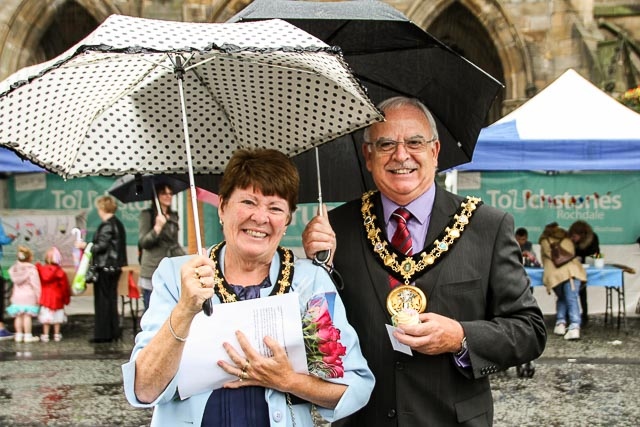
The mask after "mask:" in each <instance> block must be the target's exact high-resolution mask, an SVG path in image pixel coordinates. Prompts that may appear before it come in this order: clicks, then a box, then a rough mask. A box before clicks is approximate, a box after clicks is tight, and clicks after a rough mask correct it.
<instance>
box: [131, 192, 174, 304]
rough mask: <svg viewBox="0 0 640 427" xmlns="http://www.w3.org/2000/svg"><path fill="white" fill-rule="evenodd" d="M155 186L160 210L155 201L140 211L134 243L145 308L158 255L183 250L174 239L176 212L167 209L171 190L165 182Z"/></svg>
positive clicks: (169, 207) (161, 255)
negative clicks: (138, 251)
mask: <svg viewBox="0 0 640 427" xmlns="http://www.w3.org/2000/svg"><path fill="white" fill-rule="evenodd" d="M155 190H156V194H157V196H158V204H159V205H160V210H161V211H162V212H158V210H157V208H156V204H155V203H152V204H151V207H150V208H149V209H145V210H143V211H142V212H140V220H139V222H138V224H139V227H138V230H139V233H138V247H139V248H140V249H141V251H142V255H141V257H140V279H139V281H138V284H139V285H140V287H141V288H142V299H143V302H144V308H145V310H146V309H147V308H148V307H149V299H150V298H151V292H152V291H153V286H152V282H151V276H153V272H154V271H155V270H156V268H158V264H160V261H161V260H162V258H164V257H166V256H180V255H184V254H185V252H184V249H183V248H182V246H180V243H178V232H179V231H180V226H179V218H178V213H177V212H175V211H173V210H172V209H171V198H172V197H173V190H172V189H171V186H169V185H168V184H165V183H159V184H156V186H155Z"/></svg>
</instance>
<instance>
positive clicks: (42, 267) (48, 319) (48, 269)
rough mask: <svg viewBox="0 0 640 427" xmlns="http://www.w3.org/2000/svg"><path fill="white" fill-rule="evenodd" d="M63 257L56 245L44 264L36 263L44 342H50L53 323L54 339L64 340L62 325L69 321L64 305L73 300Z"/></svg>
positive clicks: (39, 317) (45, 258) (41, 336)
mask: <svg viewBox="0 0 640 427" xmlns="http://www.w3.org/2000/svg"><path fill="white" fill-rule="evenodd" d="M61 258H62V257H61V256H60V251H59V250H58V249H57V248H56V247H55V246H54V247H52V248H50V249H49V250H48V251H47V252H46V253H45V255H44V264H40V263H37V264H36V268H37V269H38V274H39V275H40V284H41V286H42V293H41V295H40V314H39V315H38V319H39V320H40V323H42V335H40V341H42V342H49V331H50V329H51V325H53V340H54V341H60V340H62V334H61V333H60V325H62V323H65V322H66V321H67V316H66V315H65V313H64V306H65V305H68V304H69V302H70V301H71V292H70V291H69V279H68V278H67V274H66V273H65V272H64V270H63V269H62V267H60V262H61Z"/></svg>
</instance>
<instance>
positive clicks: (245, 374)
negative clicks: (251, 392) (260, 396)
mask: <svg viewBox="0 0 640 427" xmlns="http://www.w3.org/2000/svg"><path fill="white" fill-rule="evenodd" d="M242 378H243V379H245V380H248V379H249V374H247V372H246V371H242Z"/></svg>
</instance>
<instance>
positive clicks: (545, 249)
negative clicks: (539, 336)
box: [539, 222, 587, 340]
mask: <svg viewBox="0 0 640 427" xmlns="http://www.w3.org/2000/svg"><path fill="white" fill-rule="evenodd" d="M539 243H540V253H541V257H542V267H543V268H544V271H543V273H542V282H543V284H544V286H545V287H546V288H547V292H548V293H549V294H551V291H552V290H553V292H554V293H555V294H556V297H557V299H556V325H555V327H554V329H553V333H554V334H556V335H561V336H564V339H565V340H577V339H580V325H581V319H580V306H579V305H578V293H579V290H580V283H581V282H585V281H586V280H587V273H586V272H585V271H584V267H582V263H581V262H580V259H579V258H573V259H572V260H571V261H569V262H567V263H566V264H564V265H561V266H560V267H556V266H555V264H554V263H553V260H552V259H551V245H552V244H555V243H558V244H559V245H560V246H561V247H562V248H563V249H565V250H567V251H568V252H570V253H574V250H575V248H574V246H573V243H572V242H571V239H570V238H569V234H568V233H567V231H566V230H565V229H564V228H561V227H560V226H559V225H558V223H557V222H552V223H550V224H547V225H546V226H545V228H544V230H543V231H542V234H541V235H540V241H539ZM567 322H568V324H569V327H568V328H567Z"/></svg>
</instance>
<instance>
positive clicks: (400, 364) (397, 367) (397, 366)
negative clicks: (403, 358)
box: [396, 362, 404, 371]
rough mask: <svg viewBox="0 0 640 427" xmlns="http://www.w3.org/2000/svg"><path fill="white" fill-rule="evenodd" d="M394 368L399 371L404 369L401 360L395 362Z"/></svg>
mask: <svg viewBox="0 0 640 427" xmlns="http://www.w3.org/2000/svg"><path fill="white" fill-rule="evenodd" d="M396 369H397V370H399V371H401V370H403V369H404V364H403V363H402V362H396Z"/></svg>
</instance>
